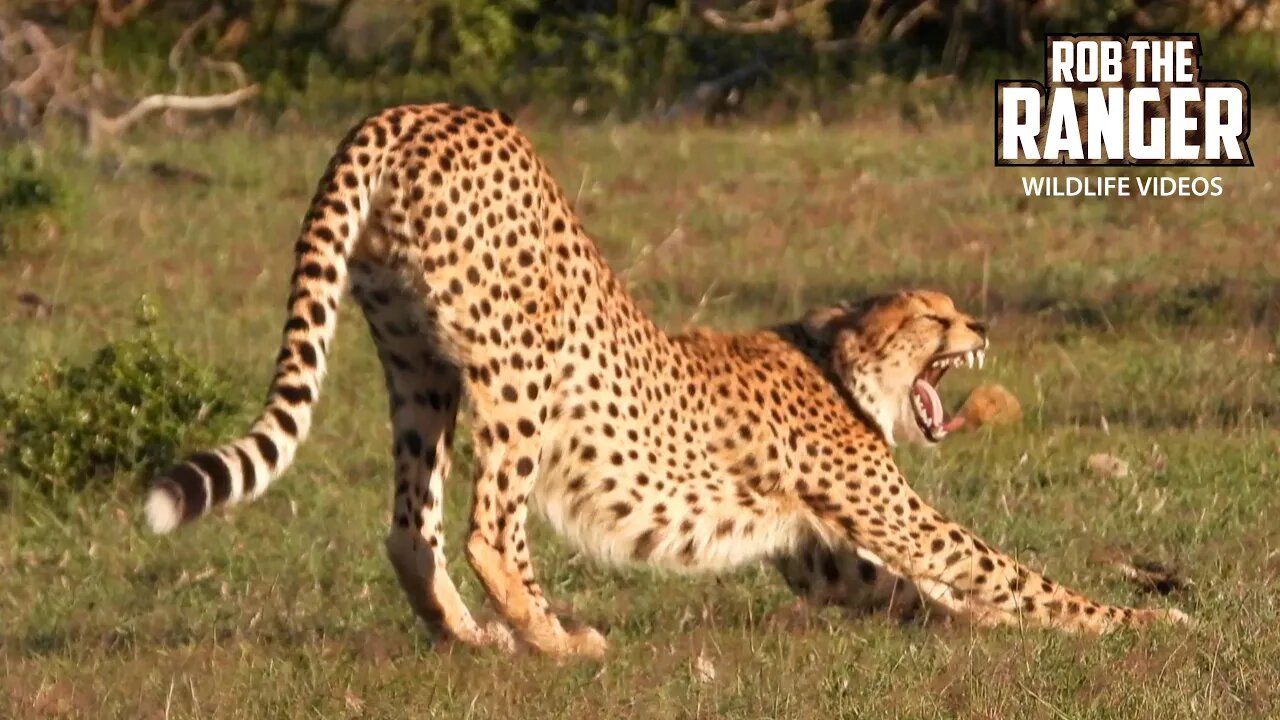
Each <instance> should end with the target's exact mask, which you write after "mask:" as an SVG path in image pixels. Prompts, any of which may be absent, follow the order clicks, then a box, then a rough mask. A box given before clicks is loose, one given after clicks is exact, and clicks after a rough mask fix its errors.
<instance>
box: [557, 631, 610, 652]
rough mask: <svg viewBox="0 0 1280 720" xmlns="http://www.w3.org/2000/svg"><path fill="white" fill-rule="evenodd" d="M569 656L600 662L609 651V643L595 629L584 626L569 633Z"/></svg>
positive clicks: (567, 648)
mask: <svg viewBox="0 0 1280 720" xmlns="http://www.w3.org/2000/svg"><path fill="white" fill-rule="evenodd" d="M566 634H567V635H568V638H567V640H568V642H567V643H566V650H567V651H568V652H567V654H569V655H574V656H576V657H583V658H589V659H592V660H600V659H602V658H604V654H605V652H607V651H608V649H609V642H608V641H607V640H605V639H604V635H603V634H601V633H600V631H599V630H596V629H595V628H593V627H591V626H589V625H584V626H582V627H578V628H574V629H572V630H569V631H567V633H566Z"/></svg>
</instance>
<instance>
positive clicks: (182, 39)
mask: <svg viewBox="0 0 1280 720" xmlns="http://www.w3.org/2000/svg"><path fill="white" fill-rule="evenodd" d="M223 14H224V12H223V9H222V5H221V4H220V3H214V4H213V5H212V6H211V7H210V8H209V9H208V10H206V11H204V13H202V14H201V15H200V17H198V18H196V19H195V22H192V23H191V24H190V25H188V26H187V27H185V28H183V30H182V33H181V34H180V35H178V39H177V40H176V41H175V42H174V43H173V47H172V48H170V49H169V69H170V70H172V71H173V74H174V76H175V77H177V78H178V79H179V84H181V78H182V56H183V55H185V54H186V53H187V51H188V50H190V49H191V45H192V43H194V42H195V39H196V35H198V34H199V33H200V31H201V30H204V29H205V28H207V27H209V26H210V25H212V24H214V23H216V22H218V21H219V20H221V19H222V16H223ZM241 84H243V83H241Z"/></svg>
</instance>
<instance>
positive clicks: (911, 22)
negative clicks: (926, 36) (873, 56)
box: [889, 0, 941, 42]
mask: <svg viewBox="0 0 1280 720" xmlns="http://www.w3.org/2000/svg"><path fill="white" fill-rule="evenodd" d="M940 15H941V12H939V10H938V4H937V3H936V2H935V0H925V2H922V3H920V4H919V5H916V6H915V7H913V8H911V9H910V10H908V11H906V12H905V13H903V14H902V17H900V18H898V21H897V22H895V23H894V24H893V27H892V28H891V29H890V30H889V39H890V40H893V41H895V42H896V41H898V40H901V39H902V38H903V37H905V36H906V34H907V33H909V32H911V31H912V30H914V29H915V27H916V26H917V25H919V24H920V23H921V21H923V20H927V19H929V18H934V17H939V16H940Z"/></svg>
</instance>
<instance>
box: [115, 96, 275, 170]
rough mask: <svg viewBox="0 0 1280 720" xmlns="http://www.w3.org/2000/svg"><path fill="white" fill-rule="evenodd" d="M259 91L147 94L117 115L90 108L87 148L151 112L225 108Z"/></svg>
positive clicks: (247, 98)
mask: <svg viewBox="0 0 1280 720" xmlns="http://www.w3.org/2000/svg"><path fill="white" fill-rule="evenodd" d="M258 92H259V88H258V86H257V85H249V86H246V87H242V88H240V89H238V90H233V91H232V92H229V93H222V94H220V95H199V96H196V95H150V96H147V97H145V98H143V99H142V100H139V101H138V103H137V104H136V105H134V106H133V107H132V108H130V109H129V110H127V111H125V112H124V113H122V114H120V115H117V116H116V117H106V116H105V115H103V114H102V113H101V111H99V110H98V109H97V108H93V109H91V110H90V111H89V151H90V152H91V153H93V152H97V151H99V150H101V149H102V148H103V147H104V145H105V144H106V143H108V142H110V141H112V140H114V139H115V138H117V137H119V136H120V135H122V134H123V133H124V132H125V131H127V130H128V129H129V128H130V127H132V126H133V125H135V124H136V123H137V122H138V121H140V120H142V119H143V118H145V117H147V116H148V115H151V114H152V113H156V112H161V111H165V110H176V111H180V112H197V113H207V112H214V111H217V110H226V109H229V108H233V107H236V106H237V105H241V104H243V103H245V102H247V101H249V100H251V99H253V98H254V97H257V95H258Z"/></svg>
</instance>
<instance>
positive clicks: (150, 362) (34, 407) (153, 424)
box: [0, 299, 243, 499]
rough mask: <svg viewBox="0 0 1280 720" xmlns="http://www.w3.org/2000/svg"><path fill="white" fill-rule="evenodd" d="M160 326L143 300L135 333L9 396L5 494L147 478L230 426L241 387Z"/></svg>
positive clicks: (2, 445)
mask: <svg viewBox="0 0 1280 720" xmlns="http://www.w3.org/2000/svg"><path fill="white" fill-rule="evenodd" d="M154 321H155V312H154V310H153V309H152V308H151V307H150V305H149V304H148V303H147V302H146V300H145V299H144V300H143V301H142V302H141V303H140V304H139V312H138V328H137V329H136V331H135V332H134V333H133V334H132V335H131V336H130V337H128V338H126V339H124V340H121V341H118V342H112V343H110V344H108V345H106V346H104V347H102V348H101V349H99V350H98V351H97V352H95V353H94V354H93V356H92V357H91V358H90V359H89V360H88V362H85V363H84V364H68V363H66V362H59V363H55V364H52V365H49V366H46V367H43V368H40V369H39V370H37V371H36V372H35V374H34V376H33V377H32V379H31V380H30V382H29V383H28V384H27V385H26V387H23V388H20V389H18V390H15V391H11V392H8V393H2V394H0V478H8V480H7V481H6V482H5V484H4V485H3V486H0V493H3V494H6V495H10V496H14V495H18V494H21V493H31V494H35V495H39V496H44V497H47V498H55V499H57V498H65V497H67V496H68V495H69V494H70V493H78V492H81V491H86V490H93V489H98V488H103V489H107V488H111V487H113V486H115V485H116V484H117V483H118V482H119V481H120V480H122V479H125V478H130V479H132V480H134V481H139V480H145V479H146V478H147V477H148V476H149V475H150V474H152V473H154V472H156V471H160V470H163V469H164V467H167V466H168V465H169V464H170V463H172V462H173V461H174V460H175V459H176V456H177V454H178V453H179V452H180V451H181V450H183V449H194V448H195V446H197V445H203V444H205V443H207V442H209V441H212V440H215V439H217V438H218V437H219V436H220V434H221V433H224V432H226V431H228V430H230V427H229V422H230V421H231V420H232V419H233V418H235V417H236V416H237V415H238V413H239V411H240V409H241V408H242V406H243V402H242V400H243V399H242V398H241V396H240V395H239V394H238V392H237V389H236V386H235V385H234V384H233V383H232V382H231V381H230V379H229V378H228V377H227V376H226V375H225V374H223V373H221V372H219V371H216V370H213V369H210V368H205V367H200V366H198V365H195V364H193V363H192V362H191V361H190V360H188V359H187V358H185V357H184V356H183V355H181V354H180V353H178V352H177V351H176V350H175V348H174V347H173V344H172V343H171V342H169V341H167V340H164V339H162V338H161V337H160V336H159V335H158V334H157V332H156V328H155V322H154Z"/></svg>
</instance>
